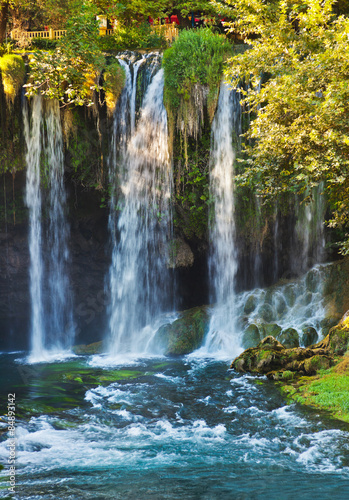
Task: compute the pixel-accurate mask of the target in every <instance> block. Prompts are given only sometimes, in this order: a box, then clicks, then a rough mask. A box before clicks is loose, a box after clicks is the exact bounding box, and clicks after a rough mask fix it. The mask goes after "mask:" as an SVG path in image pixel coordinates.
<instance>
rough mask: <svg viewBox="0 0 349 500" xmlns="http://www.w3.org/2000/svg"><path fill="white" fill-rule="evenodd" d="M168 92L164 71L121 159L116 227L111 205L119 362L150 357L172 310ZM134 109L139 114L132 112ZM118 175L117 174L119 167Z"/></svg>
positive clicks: (113, 341)
mask: <svg viewBox="0 0 349 500" xmlns="http://www.w3.org/2000/svg"><path fill="white" fill-rule="evenodd" d="M133 85H136V81H133ZM163 86H164V81H163V70H160V71H159V72H158V73H157V74H156V75H155V76H154V77H153V79H152V80H151V83H150V85H149V87H148V90H147V92H146V95H145V98H144V101H143V106H142V109H141V113H140V118H139V121H138V124H137V126H136V127H135V130H134V133H133V134H131V136H130V138H129V140H128V142H127V146H126V150H125V152H124V154H123V155H122V154H121V155H119V162H120V167H119V172H118V175H119V178H118V182H119V184H120V191H121V193H120V198H121V200H120V202H119V204H122V211H121V214H120V215H119V218H118V220H117V224H116V226H115V218H116V215H115V198H114V200H112V203H111V212H112V213H111V221H112V222H111V227H112V232H113V234H114V236H113V253H112V263H111V268H110V292H111V312H110V322H109V328H110V333H109V338H108V344H109V352H110V354H111V355H113V356H115V355H118V354H120V353H132V354H135V353H142V352H144V351H145V350H146V347H147V344H148V342H149V340H150V339H149V328H150V325H152V324H154V322H155V320H156V318H157V317H158V315H159V314H160V313H161V312H162V311H163V310H164V308H165V307H166V305H167V304H166V302H167V297H168V290H167V287H168V283H169V277H168V273H167V262H168V256H167V236H168V233H169V229H170V227H171V224H170V208H169V202H170V194H171V179H172V174H171V162H170V158H169V152H168V144H167V135H168V133H167V115H166V111H165V108H164V105H163ZM134 95H135V92H134V91H133V88H132V79H130V78H129V79H128V80H127V82H126V87H125V90H124V92H123V95H122V98H124V99H125V100H126V99H130V98H131V97H132V96H134ZM125 106H126V104H122V103H120V106H119V112H117V113H116V114H115V117H114V119H115V120H116V121H120V120H123V119H125V116H124V115H123V113H124V112H125V110H126V108H125ZM129 109H134V108H133V106H129ZM130 123H132V120H131V121H130ZM126 134H127V132H126ZM126 141H127V137H126ZM113 172H114V174H115V167H114V170H113ZM114 182H115V179H114ZM113 211H114V212H113ZM113 228H114V230H113Z"/></svg>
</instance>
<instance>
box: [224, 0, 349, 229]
mask: <svg viewBox="0 0 349 500" xmlns="http://www.w3.org/2000/svg"><path fill="white" fill-rule="evenodd" d="M231 3H233V2H231ZM234 5H235V6H236V13H237V15H238V21H237V22H236V23H235V25H234V26H232V29H239V30H241V31H242V33H243V34H244V35H245V36H246V37H247V36H248V35H251V34H252V33H253V35H254V37H252V38H251V37H250V38H249V39H248V40H247V39H246V40H247V41H248V43H249V44H251V46H252V48H251V50H248V51H247V52H245V53H243V54H240V55H238V56H235V57H234V58H233V59H231V61H230V66H229V70H228V74H229V76H230V77H235V76H236V75H237V76H238V77H239V78H240V79H245V81H251V82H252V85H251V86H250V88H249V90H248V93H247V96H246V101H247V102H248V104H249V106H250V109H251V110H252V111H253V112H254V113H255V119H254V120H253V121H252V124H251V127H250V130H249V132H248V133H247V138H246V139H247V147H246V153H247V154H248V155H249V157H250V158H251V162H250V163H246V169H245V171H244V172H243V173H242V174H241V176H240V181H241V182H244V183H251V182H252V183H255V184H256V185H257V184H258V190H259V191H260V192H261V193H263V194H265V195H273V194H277V193H279V192H280V190H284V191H292V192H295V191H296V192H297V191H298V192H304V191H305V190H306V189H307V188H309V187H311V186H314V185H316V184H318V183H319V182H322V181H325V183H326V186H327V192H328V194H329V196H330V200H331V201H332V203H333V204H334V203H335V200H336V199H338V197H340V198H342V197H343V195H342V194H340V193H339V190H341V189H343V190H344V191H343V192H345V194H347V189H348V187H347V186H348V184H349V182H348V180H347V179H348V177H349V176H348V172H349V141H348V137H349V59H348V54H349V20H348V18H346V17H339V18H336V17H335V16H334V14H333V10H332V5H333V2H332V1H330V0H326V1H325V2H320V1H319V0H307V1H304V2H297V1H292V2H291V1H287V0H286V1H276V0H275V1H272V2H268V3H265V2H262V1H260V0H251V1H250V0H249V1H246V0H236V1H234ZM285 179H287V181H286V182H285ZM343 203H344V201H343ZM343 203H342V204H341V205H340V206H341V210H344V208H343V207H345V210H348V208H349V201H348V202H347V205H345V203H344V205H343ZM338 210H339V209H338ZM337 215H338V220H341V217H340V213H339V211H337ZM335 220H336V217H335V218H334V219H333V220H332V224H335Z"/></svg>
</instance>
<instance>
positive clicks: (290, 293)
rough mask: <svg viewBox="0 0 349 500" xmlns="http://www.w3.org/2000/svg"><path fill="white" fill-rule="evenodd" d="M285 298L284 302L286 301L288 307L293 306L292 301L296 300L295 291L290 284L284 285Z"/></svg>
mask: <svg viewBox="0 0 349 500" xmlns="http://www.w3.org/2000/svg"><path fill="white" fill-rule="evenodd" d="M284 293H285V299H286V302H287V305H288V306H289V307H292V306H294V303H295V302H296V298H297V297H296V293H295V291H294V288H293V286H292V285H289V286H287V287H285V292H284Z"/></svg>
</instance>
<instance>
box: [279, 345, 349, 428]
mask: <svg viewBox="0 0 349 500" xmlns="http://www.w3.org/2000/svg"><path fill="white" fill-rule="evenodd" d="M282 392H283V393H284V394H286V395H287V397H289V398H290V399H291V400H294V401H297V402H298V403H301V404H305V405H309V406H313V407H315V408H318V409H321V410H327V411H329V412H330V413H331V415H332V416H333V417H334V418H336V419H338V420H342V421H344V422H347V423H349V355H348V354H347V355H346V356H344V358H342V360H341V361H340V362H339V363H338V364H337V365H336V366H334V367H333V368H330V369H328V370H319V372H318V373H317V375H316V376H314V377H301V378H299V379H298V380H296V381H295V383H294V384H291V385H290V382H289V381H288V383H287V384H284V385H282Z"/></svg>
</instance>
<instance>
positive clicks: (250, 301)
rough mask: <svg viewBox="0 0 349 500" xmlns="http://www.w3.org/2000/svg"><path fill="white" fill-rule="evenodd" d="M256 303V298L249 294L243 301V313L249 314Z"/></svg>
mask: <svg viewBox="0 0 349 500" xmlns="http://www.w3.org/2000/svg"><path fill="white" fill-rule="evenodd" d="M257 305H258V299H257V297H255V296H254V295H250V296H249V297H248V299H247V300H246V302H245V306H244V313H245V314H251V313H252V312H253V311H254V310H255V309H256V307H257Z"/></svg>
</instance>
